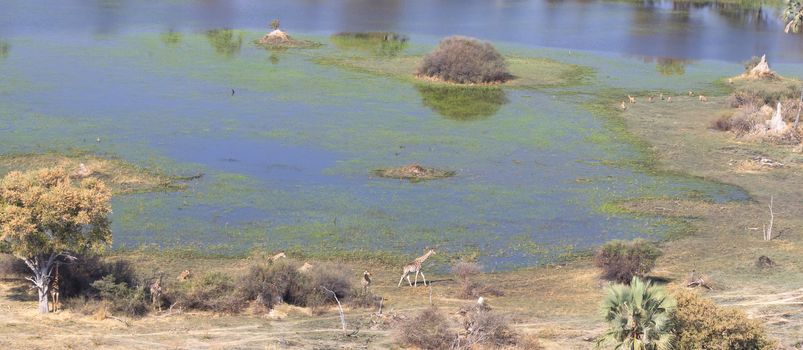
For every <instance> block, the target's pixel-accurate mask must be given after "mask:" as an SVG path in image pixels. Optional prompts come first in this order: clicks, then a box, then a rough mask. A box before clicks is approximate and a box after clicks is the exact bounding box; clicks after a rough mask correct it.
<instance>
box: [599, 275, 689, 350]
mask: <svg viewBox="0 0 803 350" xmlns="http://www.w3.org/2000/svg"><path fill="white" fill-rule="evenodd" d="M674 308H675V301H674V299H672V297H670V296H669V295H668V294H666V291H665V290H664V288H663V287H657V286H652V285H650V283H649V282H642V281H641V280H640V279H639V278H638V277H634V278H633V279H632V280H631V281H630V284H629V285H622V284H614V285H611V286H610V287H608V292H607V294H606V295H605V299H603V302H602V309H603V312H604V315H605V322H607V323H608V330H607V331H606V332H605V334H604V335H603V336H602V337H601V338H600V339H599V340H598V342H597V344H598V345H600V344H602V343H606V342H607V343H612V344H614V345H615V348H616V349H643V350H664V349H671V348H672V342H673V340H674V335H673V334H672V319H671V313H672V310H674Z"/></svg>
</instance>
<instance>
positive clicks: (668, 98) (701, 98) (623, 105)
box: [619, 90, 708, 111]
mask: <svg viewBox="0 0 803 350" xmlns="http://www.w3.org/2000/svg"><path fill="white" fill-rule="evenodd" d="M693 96H694V92H693V91H691V90H689V97H693ZM655 98H656V97H655V96H653V95H649V96H647V102H649V103H653V101H655ZM658 98H660V99H661V101H666V102H672V96H664V94H663V93H660V94H659V95H658ZM697 99H698V100H699V101H700V102H708V97H705V95H702V94H697ZM627 101H628V102H630V104H634V103H636V96H631V95H627ZM619 109H621V110H623V111H624V110H626V109H627V103H625V101H624V100H623V101H622V103H620V104H619Z"/></svg>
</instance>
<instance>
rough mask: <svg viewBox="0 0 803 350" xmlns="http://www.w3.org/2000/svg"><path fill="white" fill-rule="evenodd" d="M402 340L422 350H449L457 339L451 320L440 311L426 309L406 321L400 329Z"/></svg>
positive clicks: (432, 308)
mask: <svg viewBox="0 0 803 350" xmlns="http://www.w3.org/2000/svg"><path fill="white" fill-rule="evenodd" d="M399 335H400V338H401V339H400V340H401V342H402V343H404V344H405V345H409V346H415V347H418V348H421V349H449V348H450V347H451V346H452V344H453V343H454V341H455V339H456V338H457V333H455V332H454V331H452V329H451V327H450V324H449V320H447V319H446V316H444V315H443V313H441V312H440V311H438V309H436V308H434V307H431V308H427V309H424V311H421V313H419V314H418V315H416V316H415V317H413V318H410V319H409V320H407V321H405V322H404V323H403V324H402V325H401V327H400V329H399Z"/></svg>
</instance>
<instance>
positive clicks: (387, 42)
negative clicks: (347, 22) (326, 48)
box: [329, 32, 409, 57]
mask: <svg viewBox="0 0 803 350" xmlns="http://www.w3.org/2000/svg"><path fill="white" fill-rule="evenodd" d="M329 40H331V41H332V44H334V45H335V47H337V48H338V49H340V50H345V51H359V52H364V53H367V54H370V55H373V56H380V57H395V56H398V55H399V54H400V53H401V52H402V51H404V49H405V48H407V46H408V41H409V38H408V37H407V36H405V35H401V34H397V33H393V32H359V33H337V34H335V35H332V36H331V37H330V39H329Z"/></svg>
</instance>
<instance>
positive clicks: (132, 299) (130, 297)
mask: <svg viewBox="0 0 803 350" xmlns="http://www.w3.org/2000/svg"><path fill="white" fill-rule="evenodd" d="M92 287H93V288H95V289H97V290H98V292H99V293H100V298H101V299H103V300H104V301H106V302H107V305H109V309H110V310H109V311H111V312H112V313H123V314H126V315H129V316H141V315H144V314H145V313H147V312H148V303H147V301H146V298H145V290H144V289H142V288H132V287H130V286H129V285H128V284H126V283H125V282H115V277H114V276H113V275H107V276H104V277H103V278H102V279H100V280H97V281H95V282H93V283H92Z"/></svg>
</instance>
